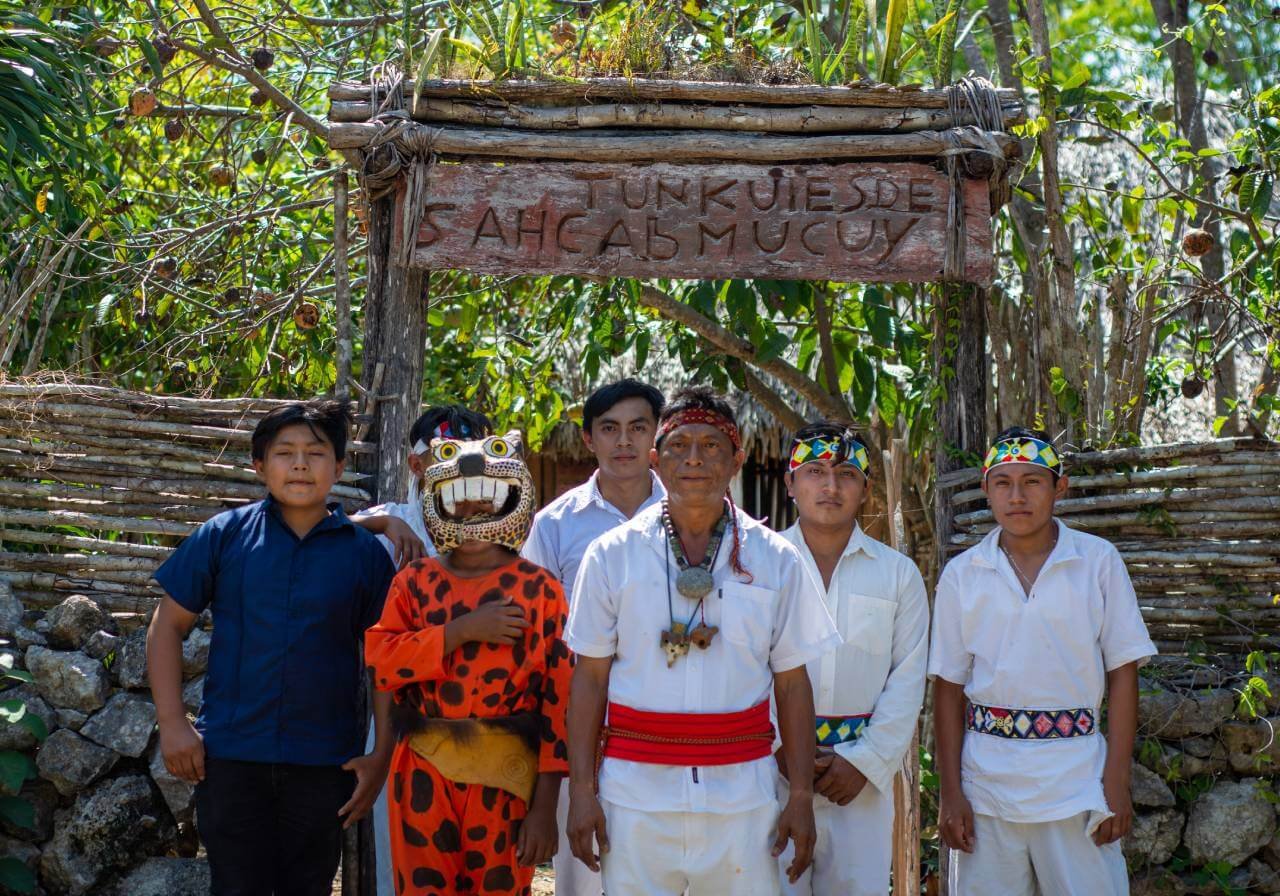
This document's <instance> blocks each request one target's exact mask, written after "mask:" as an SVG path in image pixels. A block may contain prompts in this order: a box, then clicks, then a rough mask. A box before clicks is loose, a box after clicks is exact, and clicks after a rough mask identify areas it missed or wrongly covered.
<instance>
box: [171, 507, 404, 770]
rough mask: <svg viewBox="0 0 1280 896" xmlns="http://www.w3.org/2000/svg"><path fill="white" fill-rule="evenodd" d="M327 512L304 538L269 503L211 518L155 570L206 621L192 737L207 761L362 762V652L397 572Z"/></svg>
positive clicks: (336, 510)
mask: <svg viewBox="0 0 1280 896" xmlns="http://www.w3.org/2000/svg"><path fill="white" fill-rule="evenodd" d="M329 510H330V513H329V516H328V517H326V518H325V519H323V520H321V521H320V522H319V523H317V524H316V526H315V528H314V529H312V530H311V531H310V532H308V533H307V535H306V537H305V538H301V539H300V538H298V536H297V535H295V534H294V532H293V530H292V529H290V528H289V526H288V525H287V524H286V523H285V521H284V519H283V518H282V517H281V515H280V508H279V506H278V505H277V504H276V502H275V501H274V500H273V499H271V498H267V499H266V500H265V501H259V502H257V503H256V504H249V505H246V506H244V507H239V508H236V509H235V510H229V511H227V512H226V513H220V514H218V515H217V516H215V517H214V518H213V519H211V520H209V521H208V522H206V523H205V524H204V525H203V526H201V527H200V528H199V529H198V530H197V531H195V532H194V533H192V534H191V535H190V536H189V537H188V538H187V539H186V540H185V541H184V542H182V544H181V545H179V546H178V549H177V550H176V551H175V552H174V553H173V555H172V556H171V557H169V559H168V560H166V561H165V562H164V564H163V565H162V566H161V567H160V569H158V570H157V571H156V574H155V578H156V581H158V582H159V583H160V585H161V586H162V587H163V588H164V590H165V591H166V592H167V593H168V594H169V596H170V597H172V598H173V599H174V600H175V601H177V602H178V603H179V604H181V605H182V606H183V607H184V608H186V609H187V610H189V611H191V612H192V613H199V612H201V611H202V610H204V609H205V608H206V607H210V608H211V609H212V612H213V643H212V645H211V646H210V649H209V671H208V673H207V676H206V678H205V683H204V703H203V705H202V706H201V707H200V716H199V718H197V720H196V728H197V730H199V731H200V733H201V734H202V735H203V736H204V746H205V752H206V754H207V755H208V756H210V757H212V758H214V759H239V760H245V761H249V762H281V763H296V764H299V765H340V764H342V763H344V762H346V761H347V760H348V759H350V758H351V757H353V756H356V755H359V754H360V753H362V752H363V746H364V741H363V738H362V736H361V732H362V730H363V723H364V719H363V718H361V717H360V714H359V712H358V709H357V698H358V693H359V691H358V688H359V684H360V676H361V675H362V674H363V669H362V668H361V664H360V650H359V648H360V644H361V641H362V639H363V637H364V630H365V629H366V628H368V627H369V626H371V625H373V623H375V622H376V621H377V620H378V617H379V615H380V614H381V612H382V602H383V600H384V598H385V597H386V593H387V587H388V586H389V585H390V583H391V579H392V578H393V577H394V575H395V568H394V567H393V566H392V564H391V560H390V559H389V558H388V557H387V552H386V550H385V549H384V548H383V547H382V545H380V544H379V543H378V541H377V539H376V538H375V537H374V536H373V535H372V534H370V533H369V532H366V531H365V530H364V529H362V528H360V527H359V526H356V525H355V524H354V523H352V522H351V521H350V520H349V519H347V517H346V515H345V514H344V513H343V512H342V508H341V507H339V506H338V505H336V504H334V505H330V508H329Z"/></svg>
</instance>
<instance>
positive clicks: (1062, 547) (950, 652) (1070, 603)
mask: <svg viewBox="0 0 1280 896" xmlns="http://www.w3.org/2000/svg"><path fill="white" fill-rule="evenodd" d="M1057 526H1058V543H1057V545H1056V546H1055V547H1054V549H1053V551H1052V553H1050V555H1049V558H1048V559H1047V560H1046V561H1045V564H1044V567H1043V568H1042V569H1041V570H1040V575H1039V576H1038V577H1037V579H1036V581H1035V584H1034V586H1033V587H1032V589H1031V593H1030V595H1029V596H1028V595H1026V594H1025V593H1024V592H1023V589H1022V587H1021V585H1020V584H1019V583H1018V579H1017V576H1016V575H1015V573H1014V571H1013V567H1012V566H1010V565H1009V561H1008V558H1006V557H1005V556H1004V552H1003V551H1001V550H1000V546H999V542H998V539H999V536H1000V529H999V528H996V529H995V530H993V531H992V532H990V533H989V534H988V535H987V536H986V538H984V539H983V540H982V541H981V542H980V543H979V544H977V545H975V546H974V547H972V548H970V549H969V550H967V551H965V552H964V553H963V554H960V555H959V556H957V557H956V558H955V559H954V560H952V561H951V562H950V563H949V564H948V565H947V567H946V569H944V570H943V572H942V577H941V578H940V579H939V581H938V591H937V597H936V600H935V602H934V612H933V647H932V652H931V655H930V657H929V675H930V677H940V678H942V679H944V680H946V681H949V682H952V683H954V684H960V685H963V686H964V689H965V696H966V697H967V698H968V699H969V700H970V701H971V702H973V703H978V704H982V705H985V706H997V707H1003V708H1006V709H1079V708H1087V709H1092V710H1094V711H1097V709H1098V707H1099V705H1100V704H1101V703H1102V699H1103V695H1104V692H1105V690H1106V674H1107V672H1108V671H1110V670H1113V669H1117V668H1119V667H1120V666H1123V665H1125V664H1126V663H1132V662H1135V661H1136V662H1138V663H1139V664H1141V663H1144V662H1146V661H1147V660H1148V659H1149V658H1150V657H1152V656H1154V655H1155V653H1156V647H1155V645H1154V644H1153V643H1152V642H1151V638H1150V636H1148V634H1147V627H1146V624H1145V623H1144V622H1143V621H1142V614H1141V613H1140V612H1139V610H1138V601H1137V597H1136V595H1135V594H1134V590H1133V584H1132V583H1131V582H1130V581H1129V573H1128V571H1127V570H1126V569H1125V567H1124V561H1123V560H1121V558H1120V553H1119V552H1118V551H1117V550H1116V549H1115V547H1114V546H1113V545H1112V544H1111V543H1110V542H1108V541H1106V540H1105V539H1102V538H1098V537H1097V536H1094V535H1089V534H1087V533H1085V532H1077V531H1075V530H1074V529H1070V528H1068V527H1067V526H1066V525H1064V524H1063V523H1062V522H1061V521H1058V522H1057ZM1106 755H1107V744H1106V740H1105V738H1104V737H1103V736H1102V734H1101V733H1095V734H1092V735H1089V736H1086V737H1072V738H1064V739H1062V740H1013V739H1009V738H1003V737H996V736H993V735H990V734H979V733H976V732H973V731H966V732H965V738H964V749H963V752H962V754H961V763H960V775H961V784H962V786H963V789H964V793H965V796H966V797H967V798H968V799H969V802H970V803H971V804H972V806H973V810H974V811H975V812H978V813H981V814H983V815H992V816H995V817H997V818H1001V819H1003V820H1005V821H1012V822H1038V821H1057V820H1060V819H1063V818H1068V817H1070V816H1072V815H1076V814H1078V813H1081V812H1097V813H1101V814H1102V815H1105V814H1106V813H1107V812H1108V811H1109V810H1108V809H1107V803H1106V799H1105V797H1104V796H1103V793H1102V771H1103V766H1104V764H1105V762H1106ZM1098 817H1099V818H1100V817H1101V815H1099V816H1098Z"/></svg>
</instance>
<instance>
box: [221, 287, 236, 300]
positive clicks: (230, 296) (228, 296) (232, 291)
mask: <svg viewBox="0 0 1280 896" xmlns="http://www.w3.org/2000/svg"><path fill="white" fill-rule="evenodd" d="M222 298H223V299H224V300H226V301H227V302H229V303H231V304H238V303H239V301H240V287H238V286H228V287H227V291H226V292H224V293H223V294H222Z"/></svg>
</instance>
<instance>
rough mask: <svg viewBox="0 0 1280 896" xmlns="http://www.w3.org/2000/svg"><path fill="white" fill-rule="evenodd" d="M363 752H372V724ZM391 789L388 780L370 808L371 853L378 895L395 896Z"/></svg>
mask: <svg viewBox="0 0 1280 896" xmlns="http://www.w3.org/2000/svg"><path fill="white" fill-rule="evenodd" d="M364 751H365V753H372V752H373V724H372V723H370V725H369V739H368V741H367V742H366V743H365V747H364ZM390 789H391V782H390V781H389V780H388V781H387V782H385V784H384V785H383V788H382V790H381V791H380V792H379V793H378V800H377V802H375V803H374V804H373V808H372V809H370V810H369V811H370V813H371V816H370V817H371V818H372V819H373V853H374V858H375V860H376V864H377V868H378V871H377V877H376V883H377V887H378V896H395V892H396V886H395V881H393V880H392V877H391V821H390V818H389V816H388V815H387V791H388V790H390Z"/></svg>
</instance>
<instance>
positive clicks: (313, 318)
mask: <svg viewBox="0 0 1280 896" xmlns="http://www.w3.org/2000/svg"><path fill="white" fill-rule="evenodd" d="M293 322H294V323H295V324H296V325H297V327H298V329H299V330H314V329H315V328H316V324H318V323H320V309H319V308H317V307H316V306H315V305H313V304H311V303H310V302H302V303H300V304H299V305H298V307H297V308H295V309H293Z"/></svg>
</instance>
